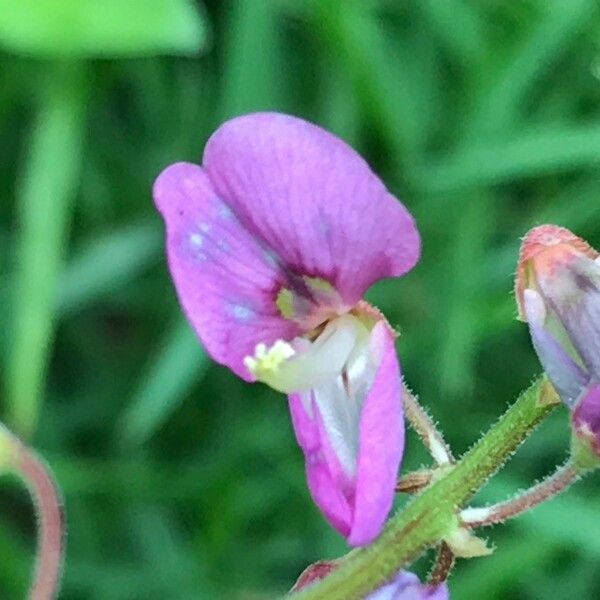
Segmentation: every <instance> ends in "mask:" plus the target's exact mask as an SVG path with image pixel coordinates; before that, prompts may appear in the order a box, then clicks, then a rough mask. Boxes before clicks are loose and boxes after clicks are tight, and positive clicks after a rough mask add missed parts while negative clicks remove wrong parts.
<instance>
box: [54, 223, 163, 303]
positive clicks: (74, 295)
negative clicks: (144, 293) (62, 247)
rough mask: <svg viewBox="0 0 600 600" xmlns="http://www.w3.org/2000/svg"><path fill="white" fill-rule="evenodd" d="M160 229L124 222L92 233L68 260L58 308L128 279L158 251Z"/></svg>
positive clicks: (83, 300) (90, 297)
mask: <svg viewBox="0 0 600 600" xmlns="http://www.w3.org/2000/svg"><path fill="white" fill-rule="evenodd" d="M161 238H162V236H161V232H160V229H159V227H158V226H157V225H155V224H153V223H147V222H145V221H144V222H142V223H137V224H131V225H126V226H125V227H122V228H120V229H116V230H114V231H111V232H110V233H107V234H105V235H103V236H101V237H95V238H94V239H93V241H92V242H91V243H89V244H88V246H87V247H84V248H81V249H80V250H79V252H78V253H76V254H75V256H73V258H72V259H71V260H70V261H69V262H68V263H67V265H66V267H65V269H64V272H63V274H62V277H61V279H60V284H59V296H58V309H59V311H60V312H61V313H69V312H72V311H74V310H78V309H80V308H81V307H82V306H84V305H86V304H88V303H90V302H93V301H94V300H96V299H97V298H98V297H100V296H102V295H104V294H106V293H108V292H110V291H113V290H115V289H116V288H118V287H119V286H121V285H124V284H125V283H127V282H129V281H131V280H132V279H133V278H134V277H135V276H136V275H137V274H139V273H140V272H141V271H143V270H144V269H146V268H147V267H148V266H149V265H150V264H151V263H152V262H154V261H155V259H156V258H157V256H158V255H159V252H160V248H161V245H162V241H161Z"/></svg>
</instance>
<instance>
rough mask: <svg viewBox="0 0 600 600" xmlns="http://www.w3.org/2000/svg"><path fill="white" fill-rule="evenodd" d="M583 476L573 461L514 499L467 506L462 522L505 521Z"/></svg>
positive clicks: (472, 525) (480, 524) (469, 524)
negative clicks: (477, 506)
mask: <svg viewBox="0 0 600 600" xmlns="http://www.w3.org/2000/svg"><path fill="white" fill-rule="evenodd" d="M581 476H582V472H581V471H580V470H579V469H577V468H576V467H575V466H574V465H573V464H572V463H571V462H568V463H567V464H566V465H563V466H562V467H559V468H558V469H557V470H556V471H555V472H554V473H553V474H552V475H550V477H548V478H547V479H545V480H544V481H542V482H541V483H539V484H538V485H536V486H534V487H532V488H530V489H529V490H526V491H525V492H523V493H522V494H520V495H518V496H517V497H516V498H513V499H512V500H507V501H506V502H499V503H498V504H493V505H491V506H485V507H482V508H467V509H465V510H463V511H462V512H461V513H460V520H461V521H462V523H463V524H464V525H465V526H466V527H468V528H470V529H474V528H476V527H484V526H486V525H495V524H496V523H503V522H504V521H507V520H508V519H512V518H513V517H518V516H519V515H521V514H522V513H524V512H526V511H528V510H530V509H532V508H534V507H536V506H538V504H541V503H542V502H545V501H546V500H550V499H551V498H554V496H557V495H558V494H560V493H561V492H563V491H564V490H566V489H567V488H568V487H570V486H571V485H572V484H573V483H575V482H576V481H577V480H578V479H579V478H580V477H581Z"/></svg>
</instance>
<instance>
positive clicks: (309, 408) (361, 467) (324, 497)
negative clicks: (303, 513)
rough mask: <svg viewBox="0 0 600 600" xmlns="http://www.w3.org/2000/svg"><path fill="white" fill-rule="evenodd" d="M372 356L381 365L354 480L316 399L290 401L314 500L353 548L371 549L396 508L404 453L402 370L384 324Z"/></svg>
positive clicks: (363, 419) (363, 420)
mask: <svg viewBox="0 0 600 600" xmlns="http://www.w3.org/2000/svg"><path fill="white" fill-rule="evenodd" d="M371 351H372V352H373V354H374V356H375V359H376V360H379V361H380V364H379V368H378V370H377V373H376V375H375V379H374V382H373V385H372V387H371V389H370V390H369V392H368V394H367V397H366V399H365V401H364V404H363V407H362V410H361V413H360V423H359V428H360V431H359V434H360V440H359V452H358V465H357V472H356V476H355V477H354V478H353V479H350V478H348V476H347V475H346V473H345V472H344V470H343V469H342V467H341V465H340V463H339V461H338V460H337V457H336V454H335V452H334V450H333V448H332V444H331V443H330V440H329V438H328V434H327V431H326V429H325V427H324V426H323V422H322V418H321V414H320V412H319V409H318V406H317V404H316V403H315V401H314V398H313V396H312V393H311V395H310V398H309V399H307V397H306V396H304V397H303V396H302V395H301V394H291V395H290V396H289V406H290V412H291V415H292V423H293V425H294V431H295V433H296V438H297V440H298V444H299V445H300V447H301V448H302V451H303V452H304V455H305V458H306V473H307V479H308V486H309V489H310V492H311V495H312V497H313V499H314V501H315V503H316V504H317V506H318V507H319V508H320V509H321V512H322V513H323V514H324V516H325V518H326V519H327V520H328V521H329V522H330V523H331V524H332V525H333V526H334V527H335V528H336V529H337V530H338V531H339V532H340V533H341V534H342V535H343V536H344V537H346V538H347V539H348V543H349V544H351V545H353V546H360V545H364V544H368V543H369V542H370V541H372V540H373V539H374V538H375V537H376V536H377V535H378V534H379V533H380V531H381V529H382V527H383V524H384V522H385V519H386V517H387V515H388V514H389V511H390V509H391V507H392V503H393V499H394V494H395V486H396V478H397V475H398V468H399V466H400V462H401V459H402V453H403V450H404V420H403V410H402V402H401V380H400V366H399V363H398V359H397V356H396V350H395V347H394V336H393V334H392V332H391V331H390V329H389V327H388V325H387V324H386V323H385V322H383V321H381V322H379V323H378V324H377V325H376V326H375V328H374V329H373V332H372V334H371Z"/></svg>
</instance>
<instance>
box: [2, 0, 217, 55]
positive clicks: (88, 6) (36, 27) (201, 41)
mask: <svg viewBox="0 0 600 600" xmlns="http://www.w3.org/2000/svg"><path fill="white" fill-rule="evenodd" d="M206 42H207V28H206V24H205V20H204V18H203V16H202V15H201V14H200V11H199V10H198V8H197V7H196V5H195V4H194V3H192V2H191V1H190V0H18V2H15V0H0V45H2V46H4V47H5V48H7V49H8V50H11V51H13V52H17V53H24V54H28V55H36V56H44V57H56V56H73V57H98V56H100V57H105V56H130V55H147V54H171V53H173V54H175V53H193V52H198V51H199V50H200V49H201V48H202V47H203V46H204V45H205V44H206Z"/></svg>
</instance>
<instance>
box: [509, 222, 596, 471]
mask: <svg viewBox="0 0 600 600" xmlns="http://www.w3.org/2000/svg"><path fill="white" fill-rule="evenodd" d="M515 292H516V297H517V304H518V307H519V317H520V318H521V319H522V320H524V321H527V323H528V325H529V331H530V333H531V339H532V341H533V345H534V347H535V350H536V352H537V354H538V357H539V359H540V362H541V363H542V366H543V367H544V370H545V371H546V374H547V376H548V379H550V381H551V382H552V384H553V385H554V387H555V388H556V390H557V391H558V393H559V395H560V397H561V399H562V400H563V402H565V404H566V405H567V406H568V407H569V409H570V410H571V412H572V414H571V420H572V427H573V433H574V436H575V437H574V452H575V454H577V455H582V454H581V453H582V452H583V455H588V458H590V459H592V462H594V461H595V460H596V458H595V457H596V456H598V457H600V258H599V254H598V252H597V251H596V250H594V249H593V248H592V247H591V246H590V245H589V244H588V243H587V242H585V241H584V240H582V239H581V238H579V237H577V236H576V235H574V234H573V233H571V232H570V231H569V230H568V229H564V228H562V227H556V226H555V225H542V226H540V227H536V228H535V229H532V230H531V231H530V232H529V233H528V234H527V235H526V236H525V239H524V240H523V245H522V247H521V254H520V257H519V264H518V268H517V280H516V285H515Z"/></svg>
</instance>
